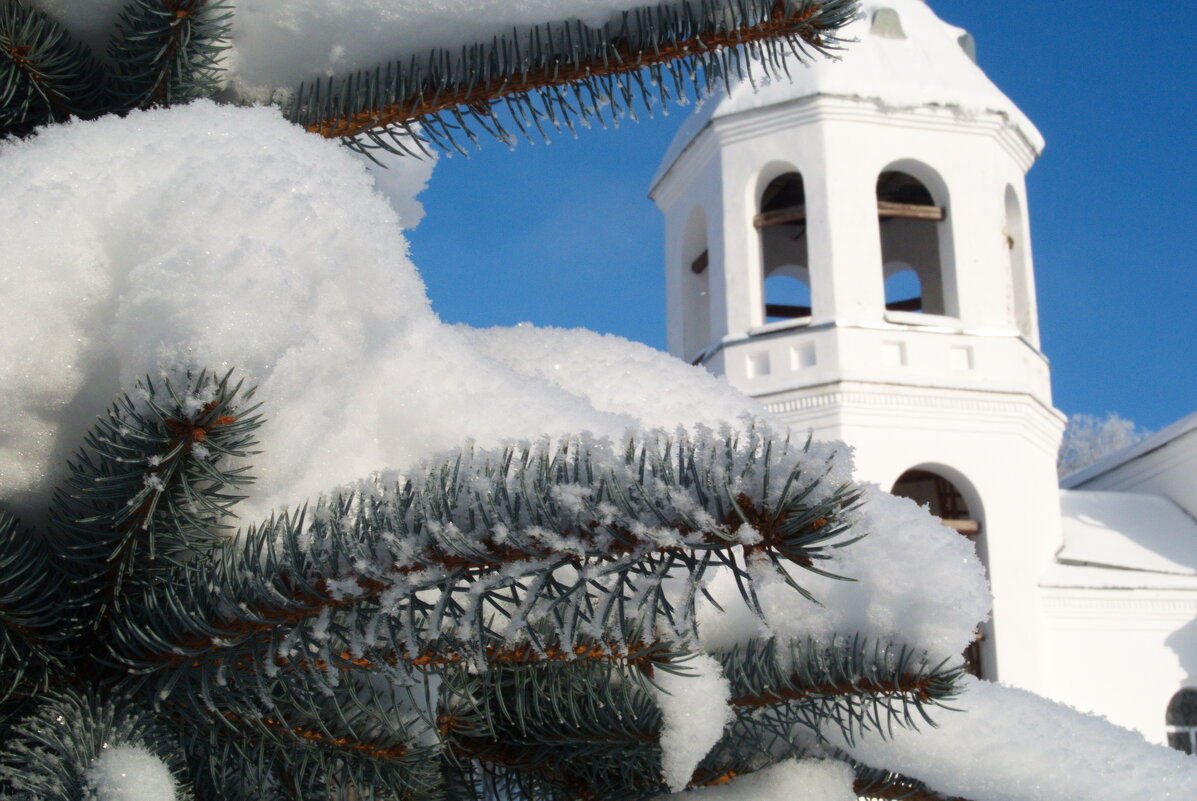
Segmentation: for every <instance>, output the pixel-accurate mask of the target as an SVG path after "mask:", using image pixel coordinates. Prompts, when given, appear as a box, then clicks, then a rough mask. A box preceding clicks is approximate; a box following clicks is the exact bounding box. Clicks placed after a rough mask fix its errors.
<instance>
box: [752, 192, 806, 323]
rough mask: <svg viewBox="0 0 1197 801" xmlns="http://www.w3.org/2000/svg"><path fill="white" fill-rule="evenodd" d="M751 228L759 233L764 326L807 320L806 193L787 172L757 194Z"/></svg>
mask: <svg viewBox="0 0 1197 801" xmlns="http://www.w3.org/2000/svg"><path fill="white" fill-rule="evenodd" d="M759 208H760V213H759V214H757V215H756V217H755V218H754V220H753V224H754V225H755V226H756V227H757V229H758V230H759V231H760V232H761V255H762V262H763V263H762V265H761V268H762V269H761V274H762V277H763V279H764V291H763V293H762V296H763V297H764V305H765V308H764V319H765V321H766V322H776V321H779V320H793V319H798V318H802V317H810V314H811V293H810V262H809V260H808V257H807V243H806V189H805V187H804V186H803V183H802V175H801V174H800V173H797V172H787V173H785V174H783V175H779V176H778V177H776V178H774V179H773V180H772V181H770V182H769V184H768V185H767V186H766V187H765V190H764V192H762V193H761V199H760V206H759Z"/></svg>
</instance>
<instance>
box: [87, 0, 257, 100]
mask: <svg viewBox="0 0 1197 801" xmlns="http://www.w3.org/2000/svg"><path fill="white" fill-rule="evenodd" d="M232 16H233V12H232V5H231V4H230V3H229V2H226V0H132V2H130V3H129V5H128V6H126V7H125V9H124V10H123V11H122V12H121V17H120V22H119V24H118V25H117V29H116V31H115V32H114V34H113V36H112V39H111V41H110V42H109V45H108V57H109V60H110V62H111V63H112V64H113V78H114V81H113V83H114V89H113V96H114V101H115V103H116V105H117V106H118V107H119V108H122V109H133V108H149V107H151V106H171V105H175V104H177V103H186V102H188V101H191V100H194V99H196V98H200V97H210V96H212V95H213V94H215V92H216V91H217V90H218V89H219V88H220V74H221V67H220V58H221V55H222V53H223V52H224V51H225V50H227V49H228V47H229V44H228V40H229V32H230V30H231V20H232Z"/></svg>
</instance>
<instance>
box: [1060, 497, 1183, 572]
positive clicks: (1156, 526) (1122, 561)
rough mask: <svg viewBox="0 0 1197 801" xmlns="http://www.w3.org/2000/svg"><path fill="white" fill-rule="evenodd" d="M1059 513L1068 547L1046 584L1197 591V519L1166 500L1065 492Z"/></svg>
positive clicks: (1065, 546) (1061, 553)
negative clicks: (1173, 587) (1148, 587)
mask: <svg viewBox="0 0 1197 801" xmlns="http://www.w3.org/2000/svg"><path fill="white" fill-rule="evenodd" d="M1060 511H1061V519H1062V524H1063V525H1062V528H1063V535H1064V546H1063V547H1062V548H1061V549H1060V551H1059V553H1058V554H1057V555H1056V560H1057V562H1058V565H1057V567H1056V568H1055V569H1053V570H1052V571H1051V573H1050V575H1049V576H1046V577H1045V580H1044V582H1043V583H1045V584H1051V585H1060V584H1063V585H1066V586H1118V587H1128V586H1135V587H1140V586H1151V587H1163V586H1169V587H1172V586H1183V587H1190V588H1194V589H1197V521H1194V520H1193V518H1191V517H1189V516H1188V515H1187V514H1185V512H1184V510H1182V509H1181V508H1180V507H1178V506H1177V505H1176V504H1174V503H1172V502H1171V501H1169V500H1168V499H1167V498H1162V497H1160V496H1158V495H1146V494H1141V493H1136V492H1091V491H1082V490H1063V491H1061V493H1060ZM1078 569H1080V570H1078ZM1094 569H1096V570H1094ZM1144 573H1146V574H1156V575H1155V576H1144V575H1141V574H1144ZM1136 574H1140V575H1136ZM1176 579H1182V580H1181V581H1179V583H1178V582H1177V581H1176Z"/></svg>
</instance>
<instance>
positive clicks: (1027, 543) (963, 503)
mask: <svg viewBox="0 0 1197 801" xmlns="http://www.w3.org/2000/svg"><path fill="white" fill-rule="evenodd" d="M844 35H845V37H846V38H847V39H849V40H851V39H856V40H857V41H855V42H852V43H849V44H847V45H846V47H845V50H844V53H843V55H842V60H840V61H828V60H819V61H817V62H816V63H814V64H812V65H810V66H792V67H791V72H792V75H793V81H792V82H791V81H785V80H782V81H776V82H773V83H772V84H769V85H764V86H757V87H756V89H755V91H754V89H753V87H751V86H749V85H747V84H746V83H743V84H740V85H738V86H736V87H734V88H733V90H732V91H731V93H730V94H729V95H728V96H725V97H717V98H713V99H712V100H710V101H708V102H707V103H705V104H704V105H703V107H701V108H700V109H699V110H698V112H696V113H695V114H694V116H692V117H691V118H690V119H689V120H687V122H686V124H685V125H684V126H683V128H682V129H681V130H680V131H679V133H678V135H677V138H676V139H675V141H674V143H673V145H672V146H671V147H670V150H669V152H668V153H667V154H666V157H665V159H664V161H663V163H662V165H661V168H660V170H659V171H658V174H657V176H656V177H655V178H654V181H653V186H652V190H651V193H650V194H651V196H652V198H653V200H654V201H655V202H656V203H657V205H658V206H659V208H660V209H661V210H662V211H663V212H664V214H665V221H666V223H665V228H666V248H665V250H666V254H665V258H666V275H667V279H666V294H667V303H668V311H667V319H668V345H669V350H670V352H671V353H672V354H674V355H675V356H678V357H680V358H683V359H685V360H687V361H690V362H693V363H695V364H702V365H705V366H706V367H707V368H708V369H709V370H711V371H712V372H714V373H716V374H719V375H722V376H724V377H726V379H727V380H728V381H729V382H730V383H731V384H732V385H733V386H735V387H737V388H739V389H740V390H742V391H744V392H745V393H747V394H749V395H752V396H754V397H756V398H758V399H759V400H760V401H762V402H763V403H764V404H765V406H766V407H767V408H768V409H770V410H771V411H772V412H774V413H776V414H777V415H778V416H779V417H781V418H782V419H783V420H785V421H786V422H787V423H788V424H789V425H790V426H791V428H792V429H794V430H795V431H799V432H804V431H806V430H812V431H813V432H814V436H815V437H816V438H820V439H838V440H843V441H845V442H847V443H848V444H849V445H851V446H852V447H853V448H854V451H855V460H856V465H857V473H858V476H859V477H860V478H861V479H863V480H866V481H872V482H876V483H877V484H879V485H881V486H882V487H883V488H884V489H887V490H890V491H893V492H895V493H896V494H900V495H906V496H908V497H912V498H915V499H917V500H919V501H920V502H922V503H926V504H928V505H929V506H930V507H931V511H932V512H933V513H935V514H937V515H939V516H940V517H942V518H944V519H945V522H946V523H947V524H948V525H951V526H952V527H953V528H956V529H957V530H958V531H960V532H961V533H962V534H963V535H965V536H969V537H970V538H972V539H974V541H975V542H976V543H977V547H978V552H979V554H980V555H981V557H982V559H983V560H984V561H985V563H986V566H987V568H988V570H989V575H990V581H991V585H992V587H993V591H994V595H995V605H994V614H993V619H992V621H991V623H990V624H989V626H988V628H987V630H985V631H984V632H982V639H981V640H980V641H979V642H978V644H977V645H976V646H975V647H974V648H973V649H970V650H971V653H970V654H969V655H968V656H969V658H970V660H971V661H972V663H973V668H974V669H975V670H976V671H977V672H980V673H982V674H983V675H985V676H986V677H987V678H991V679H998V680H1001V681H1006V682H1011V683H1014V684H1018V685H1021V686H1024V687H1028V688H1031V689H1035V688H1036V687H1038V686H1040V684H1041V676H1040V673H1041V670H1040V660H1041V654H1040V649H1041V643H1042V633H1041V631H1040V630H1039V627H1040V623H1039V619H1040V615H1039V610H1038V608H1037V605H1038V603H1039V601H1038V595H1039V593H1038V584H1037V579H1038V576H1039V574H1040V572H1041V571H1042V570H1043V569H1044V568H1045V567H1046V566H1047V565H1048V564H1049V563H1050V562H1051V560H1052V557H1053V555H1054V553H1055V551H1056V550H1057V548H1058V547H1059V538H1060V534H1059V532H1060V505H1059V497H1058V490H1057V480H1056V471H1055V464H1056V452H1057V448H1058V446H1059V441H1060V436H1061V432H1062V430H1063V417H1062V415H1061V414H1060V413H1059V412H1058V411H1056V410H1055V409H1054V408H1053V407H1052V404H1051V394H1050V386H1049V369H1048V364H1047V361H1046V359H1045V358H1044V356H1043V354H1042V352H1041V351H1040V349H1039V332H1038V327H1037V317H1036V310H1035V289H1034V282H1033V275H1032V265H1031V247H1030V238H1029V228H1028V221H1027V204H1026V186H1025V182H1024V176H1025V174H1026V172H1027V170H1028V169H1029V168H1030V166H1031V164H1032V163H1033V162H1034V160H1035V159H1036V157H1037V156H1038V155H1039V153H1040V152H1041V150H1042V148H1043V140H1042V138H1041V136H1040V134H1039V132H1038V131H1037V130H1036V129H1035V127H1034V125H1032V124H1031V122H1030V121H1029V120H1028V119H1027V118H1026V117H1025V116H1024V115H1023V114H1022V112H1020V111H1019V110H1018V108H1016V107H1015V106H1014V104H1013V103H1012V102H1011V101H1010V100H1009V99H1008V98H1007V97H1006V96H1005V95H1004V94H1002V92H1001V91H999V90H998V89H997V88H996V87H995V86H994V85H993V84H992V83H991V82H990V81H989V79H988V78H987V77H986V76H985V74H984V73H983V72H982V71H981V70H980V68H979V67H978V66H977V65H976V64H975V63H974V49H973V48H974V45H973V40H972V37H970V36H969V35H968V34H967V33H965V32H964V31H962V30H960V29H959V28H955V27H953V26H950V25H948V24H946V23H944V22H943V21H941V20H940V19H939V18H938V17H936V16H935V14H934V13H933V12H932V10H931V9H930V8H929V7H928V6H927V5H926V4H925V3H924V2H922V0H866V2H864V3H862V10H861V14H860V16H859V18H858V19H857V20H856V21H855V22H854V23H852V25H851V26H850V27H849V28H847V29H846V31H845V34H844ZM910 580H911V581H918V580H919V577H918V576H911V577H910Z"/></svg>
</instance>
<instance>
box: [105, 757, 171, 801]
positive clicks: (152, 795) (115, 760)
mask: <svg viewBox="0 0 1197 801" xmlns="http://www.w3.org/2000/svg"><path fill="white" fill-rule="evenodd" d="M87 786H88V790H89V795H88V798H91V799H94V801H174V799H175V798H177V797H178V795H177V793H176V792H175V791H176V789H177V788H176V787H175V780H174V777H173V776H171V774H170V769H169V768H167V767H166V765H165V764H164V763H163V762H162V760H160V759H159V758H158V757H156V756H154V755H153V754H151V753H150V752H149V751H148V750H146V749H145V748H143V747H142V746H139V745H115V746H111V747H108V748H105V749H104V750H103V751H102V752H101V753H100V756H99V757H97V758H96V760H95V762H93V763H92V764H91V767H90V768H89V769H88V771H87Z"/></svg>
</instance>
